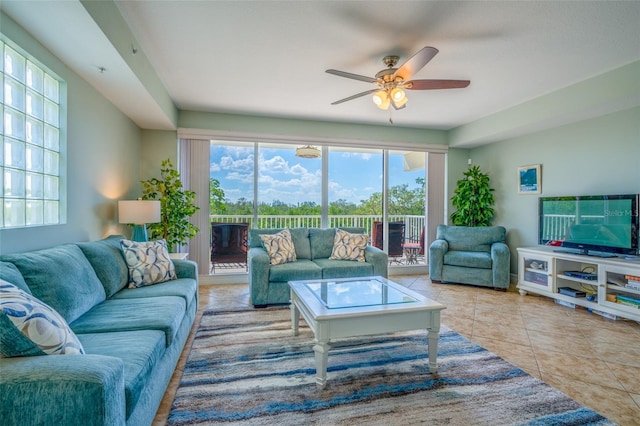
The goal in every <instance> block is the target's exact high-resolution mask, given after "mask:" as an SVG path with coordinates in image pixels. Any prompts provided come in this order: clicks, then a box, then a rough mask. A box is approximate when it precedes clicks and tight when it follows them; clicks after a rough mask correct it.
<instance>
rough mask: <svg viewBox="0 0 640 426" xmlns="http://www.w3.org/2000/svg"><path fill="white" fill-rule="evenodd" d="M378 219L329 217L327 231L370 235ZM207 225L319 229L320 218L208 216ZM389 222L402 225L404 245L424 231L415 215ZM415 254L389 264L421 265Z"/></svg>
mask: <svg viewBox="0 0 640 426" xmlns="http://www.w3.org/2000/svg"><path fill="white" fill-rule="evenodd" d="M381 221H382V215H331V216H329V217H328V222H329V224H328V227H329V228H340V227H362V228H364V229H365V232H366V233H367V234H369V235H372V233H373V228H374V222H381ZM210 222H211V223H230V224H231V223H248V224H249V228H258V229H264V228H300V227H309V228H319V227H322V218H321V217H320V216H316V215H308V216H286V215H260V216H258V217H257V219H256V220H254V217H253V215H211V216H210ZM389 222H403V223H404V224H405V230H404V242H405V243H418V242H419V241H420V236H421V235H422V232H423V229H424V223H425V221H424V216H418V215H391V216H389ZM415 253H416V252H413V254H412V255H410V256H409V258H406V255H403V256H402V257H395V258H393V259H390V262H393V263H396V264H398V265H403V264H424V263H425V260H424V256H423V255H419V256H417V257H416V255H415ZM210 270H211V272H212V273H220V272H231V271H232V270H237V271H238V272H244V271H245V270H246V267H245V266H243V265H241V264H238V265H233V264H228V265H220V266H214V265H211V268H210Z"/></svg>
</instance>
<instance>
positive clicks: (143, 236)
mask: <svg viewBox="0 0 640 426" xmlns="http://www.w3.org/2000/svg"><path fill="white" fill-rule="evenodd" d="M118 222H119V223H128V224H132V225H133V233H132V235H131V239H132V240H133V241H138V242H145V241H149V237H148V235H147V226H146V224H147V223H158V222H160V201H156V200H128V201H118Z"/></svg>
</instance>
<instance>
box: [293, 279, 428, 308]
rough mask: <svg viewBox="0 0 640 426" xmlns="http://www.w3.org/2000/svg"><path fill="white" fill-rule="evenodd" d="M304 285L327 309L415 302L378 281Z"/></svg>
mask: <svg viewBox="0 0 640 426" xmlns="http://www.w3.org/2000/svg"><path fill="white" fill-rule="evenodd" d="M305 285H306V286H307V288H309V290H311V292H312V293H313V294H314V295H315V296H316V297H317V298H318V299H319V300H320V301H321V302H322V303H323V304H324V305H325V306H326V307H327V308H329V309H335V308H355V307H360V306H381V305H392V304H397V303H411V302H417V300H416V299H414V298H413V297H411V296H409V295H408V294H405V293H403V292H402V291H400V290H398V289H396V288H394V287H391V286H389V285H387V283H386V282H384V281H381V280H378V279H361V278H360V279H358V278H354V279H353V280H347V281H345V280H339V281H331V280H323V281H310V282H308V283H305Z"/></svg>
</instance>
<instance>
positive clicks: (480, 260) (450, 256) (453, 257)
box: [444, 251, 491, 269]
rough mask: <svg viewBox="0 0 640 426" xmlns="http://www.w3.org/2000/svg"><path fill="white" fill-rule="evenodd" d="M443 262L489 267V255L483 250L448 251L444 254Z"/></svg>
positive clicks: (468, 266)
mask: <svg viewBox="0 0 640 426" xmlns="http://www.w3.org/2000/svg"><path fill="white" fill-rule="evenodd" d="M444 264H445V265H453V266H465V267H467V268H482V269H491V255H490V254H489V253H486V252H483V251H450V252H447V253H446V254H445V255H444Z"/></svg>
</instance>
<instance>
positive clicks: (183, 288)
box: [0, 236, 198, 426]
mask: <svg viewBox="0 0 640 426" xmlns="http://www.w3.org/2000/svg"><path fill="white" fill-rule="evenodd" d="M122 238H123V237H119V236H117V237H116V236H113V237H109V238H106V239H103V240H100V241H93V242H86V243H77V244H64V245H60V246H56V247H52V248H49V249H44V250H39V251H33V252H27V253H19V254H8V255H4V256H0V279H2V280H4V281H5V282H8V283H10V284H14V285H15V286H17V287H18V288H19V289H20V290H22V291H24V292H26V293H29V294H30V295H32V296H34V297H36V298H37V299H39V300H40V301H42V302H44V303H46V304H47V305H49V306H50V307H52V308H53V309H54V310H55V311H56V312H57V313H58V314H60V315H61V316H62V317H63V318H64V320H66V322H67V323H68V324H69V327H70V328H71V330H72V331H73V332H74V333H75V335H76V336H77V338H78V340H79V341H80V342H81V344H82V346H83V348H84V352H85V353H84V354H78V355H39V356H13V357H10V358H7V357H5V358H0V395H1V399H0V424H2V425H4V426H9V425H21V426H24V425H65V426H70V425H79V426H80V425H82V426H86V425H104V426H107V425H108V426H115V425H150V424H151V423H152V422H153V419H154V417H155V414H156V411H157V410H158V406H159V405H160V402H161V400H162V397H163V395H164V393H165V391H166V388H167V385H168V383H169V380H170V379H171V376H172V375H173V372H174V369H175V366H176V364H177V361H178V358H179V357H180V354H181V353H182V350H183V348H184V345H185V342H186V340H187V337H188V335H189V332H190V330H191V326H192V324H193V322H194V319H195V316H196V310H197V307H198V271H197V265H196V264H195V263H194V262H191V261H188V260H176V261H174V262H173V264H174V266H175V272H176V275H177V277H178V278H177V279H174V280H171V281H166V282H163V283H158V284H154V285H150V286H145V287H140V288H128V287H127V284H128V281H129V269H128V267H127V264H126V262H125V260H124V257H123V255H122V252H121V249H120V240H121V239H122ZM5 285H6V283H5ZM2 315H5V314H4V313H3V312H2V311H0V316H2ZM0 319H3V318H0ZM3 320H6V318H4V319H3ZM0 338H1V339H0V340H1V341H0V344H2V345H3V348H2V349H3V353H5V351H6V349H7V346H6V345H11V344H12V342H11V341H7V340H10V339H8V338H7V334H6V329H5V330H2V333H0ZM14 342H15V340H14Z"/></svg>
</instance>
